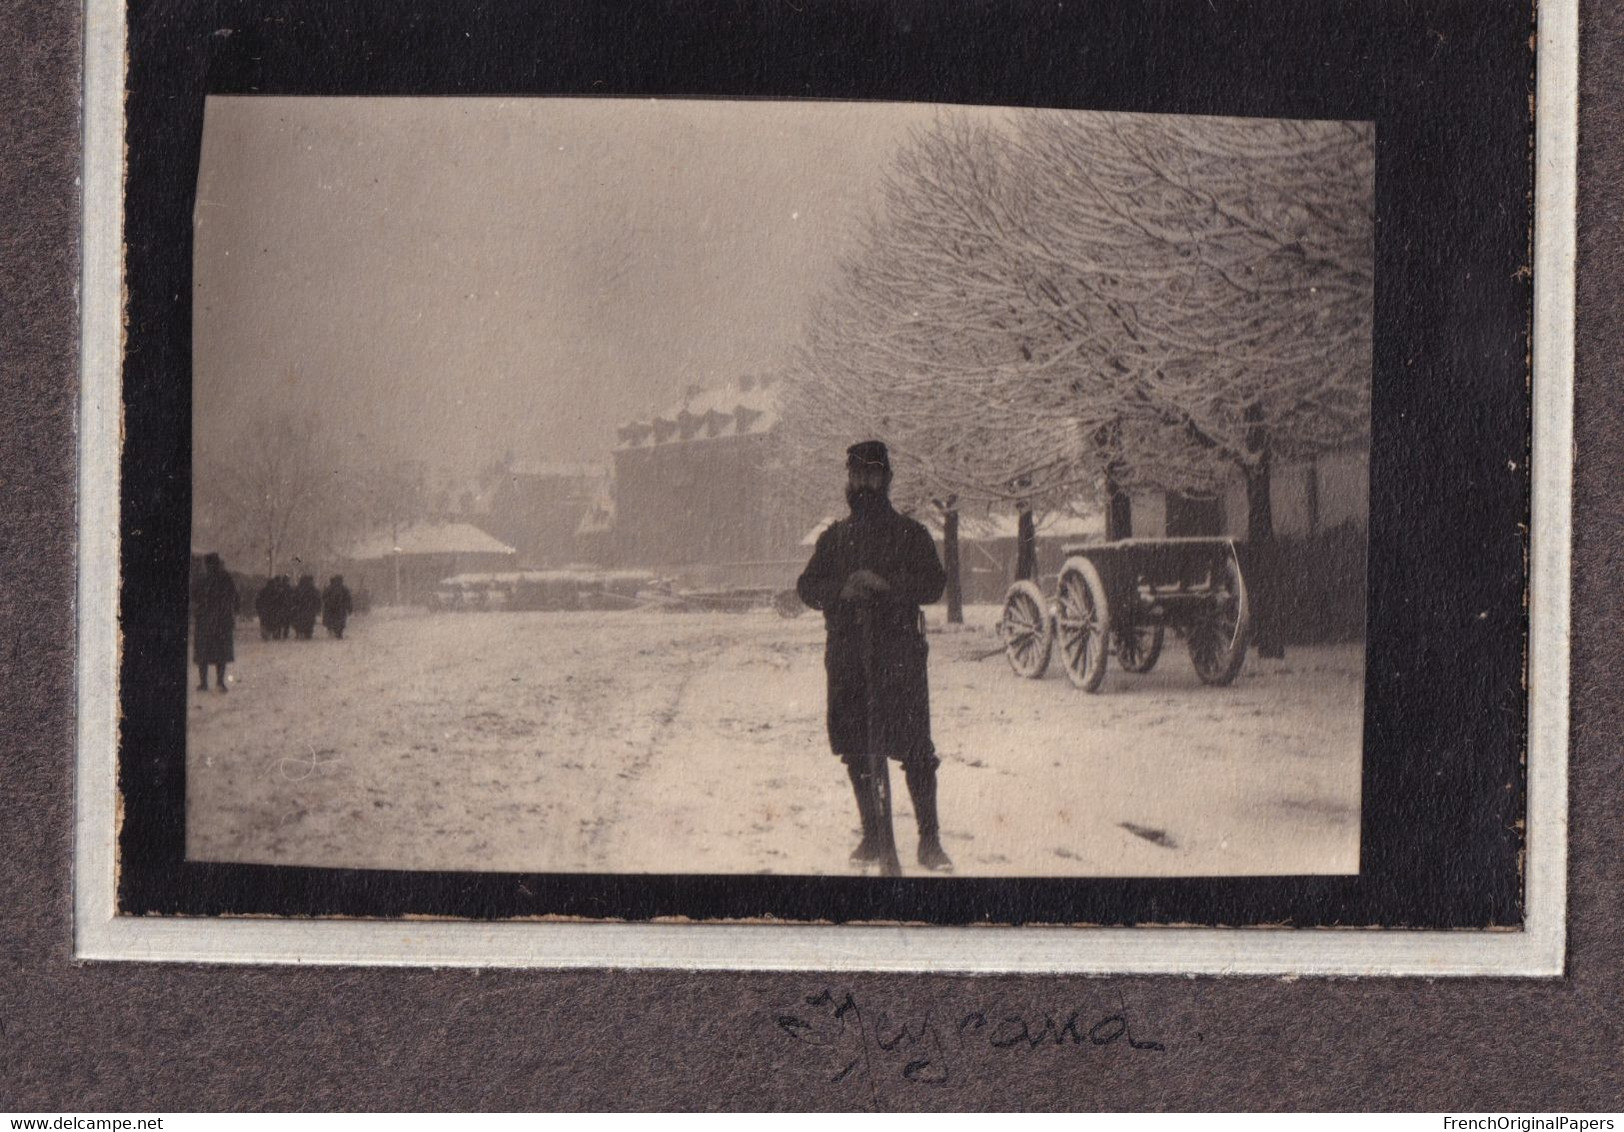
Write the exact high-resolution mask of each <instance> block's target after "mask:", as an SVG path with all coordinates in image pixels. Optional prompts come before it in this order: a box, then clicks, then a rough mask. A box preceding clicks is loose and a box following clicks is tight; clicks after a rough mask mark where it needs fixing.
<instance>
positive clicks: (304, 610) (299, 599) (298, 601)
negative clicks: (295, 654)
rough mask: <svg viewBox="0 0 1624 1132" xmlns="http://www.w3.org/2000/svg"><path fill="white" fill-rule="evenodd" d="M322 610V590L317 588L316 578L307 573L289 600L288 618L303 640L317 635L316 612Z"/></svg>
mask: <svg viewBox="0 0 1624 1132" xmlns="http://www.w3.org/2000/svg"><path fill="white" fill-rule="evenodd" d="M320 612H321V591H320V590H318V589H316V579H315V578H314V577H312V576H311V575H309V574H305V575H304V576H303V577H301V578H300V579H299V585H298V587H297V588H295V589H294V591H293V593H292V595H291V600H290V601H289V602H288V613H289V617H288V620H289V621H290V622H291V623H292V625H293V631H294V632H295V633H297V634H299V638H300V639H301V640H305V641H308V640H309V639H310V638H311V637H313V636H315V635H316V614H318V613H320Z"/></svg>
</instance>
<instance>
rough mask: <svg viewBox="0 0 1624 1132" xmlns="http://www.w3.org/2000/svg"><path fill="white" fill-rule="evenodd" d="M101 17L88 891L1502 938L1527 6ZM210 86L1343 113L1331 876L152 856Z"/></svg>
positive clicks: (481, 10) (283, 901) (701, 915)
mask: <svg viewBox="0 0 1624 1132" xmlns="http://www.w3.org/2000/svg"><path fill="white" fill-rule="evenodd" d="M129 29H130V42H129V73H128V79H127V83H128V90H129V97H128V102H127V142H128V166H127V180H126V188H125V194H126V195H125V202H126V216H125V240H126V254H127V260H126V278H127V288H128V325H127V340H126V357H125V364H124V398H125V403H124V408H125V413H124V425H125V448H124V452H123V457H122V461H121V476H122V481H121V497H122V514H121V520H120V528H121V536H122V558H121V563H120V565H121V570H122V579H123V580H122V595H121V614H120V626H121V630H122V635H123V653H122V658H121V670H120V674H119V677H120V707H121V712H122V721H121V730H120V750H119V785H120V790H121V794H122V813H123V822H122V826H121V829H120V832H119V845H118V849H119V868H120V871H119V895H118V903H119V908H120V910H121V911H122V912H124V913H127V914H137V915H139V914H167V915H192V916H203V915H229V914H276V915H291V916H308V915H332V916H361V917H393V916H401V915H407V914H424V915H441V916H454V917H469V918H479V919H499V918H509V917H531V916H572V917H584V918H592V919H614V920H622V919H624V920H647V919H652V918H657V917H687V918H693V919H726V920H760V919H765V918H771V919H773V920H775V921H790V922H796V921H836V922H839V921H881V922H894V921H903V922H922V923H933V924H972V923H997V924H1021V923H1034V922H1036V923H1062V924H1134V923H1184V924H1213V925H1256V924H1269V925H1288V926H1300V927H1330V926H1350V927H1364V926H1392V927H1408V928H1483V927H1490V926H1495V927H1508V926H1516V925H1518V924H1520V923H1521V921H1522V916H1523V912H1522V908H1523V880H1522V876H1521V871H1520V854H1521V850H1522V838H1521V832H1520V831H1521V823H1522V819H1523V813H1524V800H1525V791H1524V767H1523V756H1524V747H1525V738H1526V715H1527V712H1526V705H1527V698H1526V693H1525V690H1524V686H1523V663H1524V655H1525V642H1526V639H1527V629H1528V624H1527V616H1526V612H1525V605H1524V593H1525V590H1526V577H1525V552H1526V547H1527V524H1528V521H1529V471H1528V461H1527V455H1528V450H1529V392H1528V381H1529V348H1530V330H1531V316H1532V281H1531V278H1530V269H1531V243H1530V237H1531V230H1532V215H1533V204H1532V197H1531V191H1532V184H1533V182H1532V146H1531V143H1532V129H1533V122H1532V117H1531V102H1530V97H1531V94H1532V90H1533V76H1534V54H1533V49H1532V44H1531V40H1530V37H1531V34H1532V29H1533V12H1532V9H1531V7H1530V6H1528V5H1525V4H1506V5H1492V6H1488V5H1477V4H1464V3H1420V4H1397V3H1386V2H1379V3H1351V2H1350V3H1325V4H1302V5H1293V4H1281V3H1256V2H1241V3H1228V4H1226V3H1217V4H1214V5H1207V4H1194V5H1190V4H1181V3H1149V4H1141V5H1131V6H1130V5H1121V4H1104V3H1099V4H1091V3H1078V2H1076V0H1070V2H1067V3H1065V4H1064V5H1063V6H1062V5H1059V4H1035V3H1031V4H1027V3H984V4H963V5H959V4H953V5H948V4H940V3H924V2H920V3H888V4H885V5H875V4H870V3H863V2H851V3H811V2H809V3H806V4H802V5H800V6H799V7H798V8H796V7H791V6H789V5H788V4H784V3H770V2H767V0H760V2H754V3H730V4H721V3H713V2H711V0H701V2H687V3H642V2H627V3H603V4H592V5H586V4H581V5H573V4H572V5H557V6H555V5H526V4H520V3H502V2H477V3H476V2H464V0H449V2H442V3H437V4H434V5H432V6H424V8H423V10H418V9H417V7H416V6H404V5H400V4H398V3H388V2H382V0H379V2H374V3H338V4H302V3H293V2H285V0H274V2H270V3H252V4H249V3H212V4H195V5H185V6H181V7H179V8H176V7H173V6H170V5H165V4H159V3H148V2H136V3H132V4H131V5H130V9H129ZM222 30H224V31H225V32H226V34H221V32H222ZM209 94H235V95H253V94H266V95H270V94H279V95H334V96H336V95H344V96H356V95H367V96H469V95H502V96H538V97H539V96H587V97H610V96H636V97H644V98H647V97H668V98H679V97H680V98H753V99H790V98H797V99H800V98H820V99H853V100H874V101H911V102H939V103H966V104H984V105H1000V106H1011V107H1028V106H1030V107H1056V108H1070V109H1091V110H1122V111H1142V112H1150V113H1169V114H1174V113H1176V114H1201V115H1224V116H1231V115H1233V116H1248V117H1274V118H1325V119H1354V120H1362V121H1370V122H1373V123H1374V124H1375V138H1376V185H1375V188H1376V260H1375V262H1376V300H1375V343H1374V346H1375V349H1374V372H1373V389H1372V405H1373V408H1372V439H1371V459H1370V492H1371V499H1370V527H1369V538H1370V543H1369V573H1368V578H1367V586H1368V593H1367V609H1368V622H1367V636H1366V641H1367V648H1366V677H1365V681H1366V682H1365V719H1364V761H1363V782H1362V808H1361V861H1360V872H1359V875H1358V876H1356V877H1270V878H1216V879H1215V878H1180V879H1158V880H1116V879H1112V880H1105V879H1088V878H1076V879H1021V878H1016V879H996V880H994V879H980V878H967V877H957V878H929V879H926V878H917V877H906V878H902V879H900V880H880V879H874V878H863V877H794V876H736V875H729V876H698V875H683V876H663V875H661V876H644V875H584V874H549V875H542V876H526V875H514V874H500V873H424V872H395V871H383V870H354V869H312V868H296V867H286V866H259V865H240V864H219V863H206V862H196V861H187V860H186V859H185V842H186V838H185V818H186V774H185V772H186V756H185V752H186V734H185V729H186V689H187V683H188V680H189V677H190V672H189V666H188V657H187V646H188V640H187V619H186V607H187V575H188V564H189V551H190V530H189V518H188V517H189V515H190V513H191V506H190V502H191V498H190V491H191V448H192V445H191V423H190V422H191V383H190V372H191V370H190V351H191V335H192V328H191V317H190V296H191V294H192V274H191V273H192V240H191V236H192V210H193V205H194V201H195V194H196V178H197V170H198V160H199V153H200V147H201V140H202V127H203V107H204V99H205V97H206V96H207V95H209ZM424 160H429V161H431V160H433V155H432V154H425V155H424ZM538 207H545V202H544V201H538Z"/></svg>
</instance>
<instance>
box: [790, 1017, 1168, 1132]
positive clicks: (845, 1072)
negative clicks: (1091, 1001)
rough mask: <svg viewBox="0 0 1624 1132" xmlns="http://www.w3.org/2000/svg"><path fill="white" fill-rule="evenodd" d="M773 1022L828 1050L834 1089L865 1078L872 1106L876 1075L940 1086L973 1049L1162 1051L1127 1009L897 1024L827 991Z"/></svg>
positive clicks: (802, 1040) (792, 1036) (803, 1041)
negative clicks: (956, 1062) (1131, 1019)
mask: <svg viewBox="0 0 1624 1132" xmlns="http://www.w3.org/2000/svg"><path fill="white" fill-rule="evenodd" d="M774 1021H775V1022H776V1023H777V1025H778V1028H779V1029H780V1030H781V1031H783V1033H784V1034H786V1035H788V1037H789V1038H790V1039H792V1040H793V1041H796V1042H798V1043H801V1044H803V1045H806V1046H809V1047H813V1048H816V1049H823V1050H828V1051H829V1054H828V1057H829V1068H830V1070H831V1076H830V1078H829V1081H830V1082H831V1083H832V1084H838V1083H840V1082H843V1081H848V1080H857V1079H863V1080H866V1082H867V1084H868V1088H869V1093H870V1099H871V1100H873V1101H874V1103H875V1107H876V1108H877V1107H878V1095H877V1093H876V1092H875V1081H876V1075H877V1074H883V1073H890V1072H895V1073H897V1074H899V1075H900V1076H901V1078H902V1080H904V1081H908V1082H911V1083H913V1084H916V1085H941V1084H945V1083H946V1082H947V1081H948V1080H949V1079H950V1078H951V1076H952V1067H953V1060H954V1057H955V1056H959V1057H962V1056H969V1055H972V1054H974V1053H975V1051H976V1048H977V1047H987V1048H991V1049H996V1050H1017V1051H1018V1050H1027V1051H1031V1050H1036V1049H1039V1048H1040V1047H1050V1048H1053V1047H1057V1046H1068V1045H1069V1046H1089V1047H1102V1046H1111V1045H1117V1044H1119V1043H1120V1044H1121V1045H1122V1046H1123V1047H1124V1048H1127V1049H1131V1050H1136V1051H1142V1052H1145V1053H1152V1054H1156V1053H1166V1052H1167V1047H1166V1046H1165V1045H1164V1044H1162V1043H1161V1042H1159V1041H1154V1040H1150V1039H1147V1038H1145V1037H1144V1036H1143V1035H1142V1034H1138V1033H1135V1032H1134V1030H1133V1029H1132V1027H1131V1026H1130V1024H1129V1020H1128V1014H1127V1011H1126V1010H1125V1009H1122V1010H1117V1011H1113V1012H1110V1013H1106V1014H1098V1015H1091V1014H1084V1013H1082V1012H1078V1011H1073V1012H1071V1013H1069V1014H1067V1015H1065V1016H1064V1017H1061V1018H1057V1017H1056V1016H1055V1015H1053V1014H1044V1015H1042V1017H1041V1019H1039V1018H1038V1017H1036V1016H1033V1017H1028V1016H1026V1015H1022V1014H1014V1013H1008V1014H998V1013H994V1014H991V1015H989V1014H988V1013H986V1012H985V1011H981V1010H972V1011H968V1012H965V1013H963V1014H954V1015H952V1016H950V1017H949V1018H948V1019H947V1020H946V1021H943V1020H941V1019H939V1018H938V1017H937V1016H936V1012H935V1011H927V1012H926V1013H925V1014H924V1016H923V1017H920V1018H913V1019H908V1018H903V1019H900V1020H899V1019H897V1018H894V1017H892V1016H891V1015H890V1014H889V1013H888V1012H886V1011H883V1010H875V1011H869V1012H868V1013H865V1009H864V1007H863V1006H862V1005H861V1004H859V1002H858V1000H857V997H856V996H855V995H854V994H852V993H851V992H849V991H847V992H837V991H834V990H830V989H829V988H827V987H825V988H824V989H823V990H821V991H819V992H818V993H817V994H810V995H807V996H806V997H805V998H804V999H803V1000H802V1001H801V1003H799V1004H797V1005H796V1006H795V1007H793V1008H792V1009H791V1010H786V1011H782V1012H780V1013H778V1014H777V1015H775V1017H774Z"/></svg>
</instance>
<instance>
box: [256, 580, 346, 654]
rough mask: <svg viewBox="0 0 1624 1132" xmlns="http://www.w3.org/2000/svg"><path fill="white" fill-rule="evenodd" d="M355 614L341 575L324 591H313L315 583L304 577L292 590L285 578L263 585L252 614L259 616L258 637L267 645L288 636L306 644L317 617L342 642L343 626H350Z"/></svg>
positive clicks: (289, 581)
mask: <svg viewBox="0 0 1624 1132" xmlns="http://www.w3.org/2000/svg"><path fill="white" fill-rule="evenodd" d="M354 611H355V599H354V598H353V597H352V596H351V595H350V590H349V587H348V586H346V585H345V584H344V577H343V575H341V574H334V575H333V576H332V577H331V578H330V579H328V581H327V588H326V589H324V590H319V591H318V590H317V589H316V579H315V578H313V577H312V576H311V575H309V574H305V575H304V576H303V577H301V578H300V579H299V584H298V585H297V586H295V585H294V584H293V583H292V581H291V580H290V579H289V578H288V576H287V575H286V574H281V575H278V576H277V577H275V578H272V579H271V580H270V581H268V582H266V583H265V585H264V587H263V588H262V589H261V590H260V591H259V596H258V597H256V598H255V599H254V612H255V613H257V614H258V615H259V635H260V638H261V639H262V640H266V641H285V640H287V637H288V634H289V633H290V632H291V633H293V634H294V635H295V636H297V637H299V638H300V639H301V640H306V641H308V640H309V639H310V638H311V637H313V636H315V634H316V615H317V614H320V615H321V624H322V627H323V628H325V629H326V630H327V631H328V632H329V633H331V634H332V635H333V636H335V637H337V638H338V639H339V640H343V639H344V626H345V625H347V624H349V620H350V614H351V613H353V612H354Z"/></svg>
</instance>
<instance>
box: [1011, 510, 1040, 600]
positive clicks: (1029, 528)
mask: <svg viewBox="0 0 1624 1132" xmlns="http://www.w3.org/2000/svg"><path fill="white" fill-rule="evenodd" d="M1037 576H1038V525H1037V521H1036V520H1035V519H1033V517H1032V509H1031V508H1030V507H1027V506H1024V505H1022V506H1021V507H1020V522H1019V525H1018V526H1017V527H1016V528H1015V580H1016V581H1017V582H1030V581H1031V580H1032V579H1034V578H1036V577H1037Z"/></svg>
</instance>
